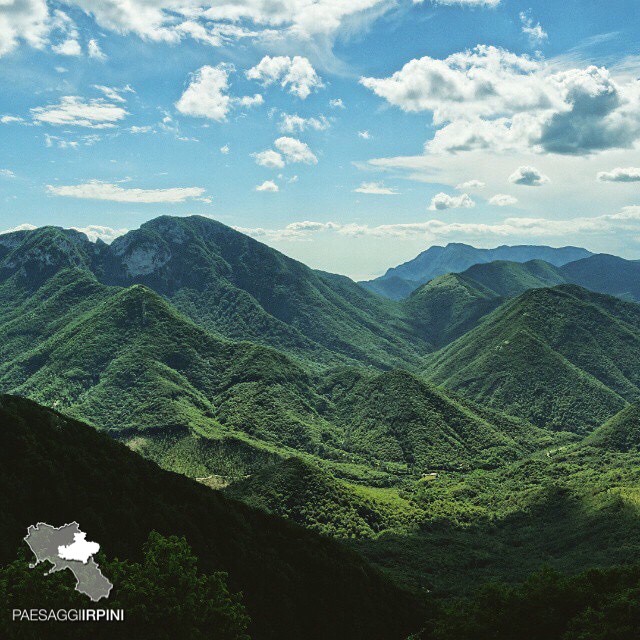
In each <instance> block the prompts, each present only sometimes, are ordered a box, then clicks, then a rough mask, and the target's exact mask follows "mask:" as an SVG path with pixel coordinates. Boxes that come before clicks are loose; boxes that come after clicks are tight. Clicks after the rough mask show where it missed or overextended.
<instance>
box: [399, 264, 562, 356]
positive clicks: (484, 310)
mask: <svg viewBox="0 0 640 640" xmlns="http://www.w3.org/2000/svg"><path fill="white" fill-rule="evenodd" d="M564 282H565V278H564V276H563V275H562V274H561V273H560V272H559V270H558V269H557V268H556V267H554V266H553V265H550V264H549V263H547V262H544V261H542V260H531V261H529V262H525V263H517V262H505V261H503V260H497V261H495V262H489V263H484V264H477V265H474V266H472V267H470V268H469V269H467V270H466V271H463V272H462V273H449V274H447V275H444V276H438V277H437V278H434V279H433V280H431V281H429V282H428V283H427V284H424V285H422V286H421V287H419V288H418V289H416V290H415V291H414V292H413V293H412V294H411V295H410V296H409V297H408V298H406V300H404V302H403V304H404V307H405V309H406V310H407V315H408V316H409V317H410V318H411V319H412V322H413V325H414V327H415V328H416V331H417V332H418V333H419V334H420V335H421V336H423V337H424V338H425V340H428V341H429V342H430V343H431V344H434V345H436V346H437V347H442V346H444V345H446V344H448V343H450V342H451V341H453V340H455V339H456V338H458V337H460V336H461V335H463V334H464V333H466V332H467V331H469V330H471V329H473V327H475V326H476V325H477V324H478V322H479V321H480V319H481V318H482V317H484V316H485V315H487V314H488V313H490V312H491V311H493V310H494V309H497V308H498V307H499V306H500V305H501V304H502V303H503V302H505V300H506V299H507V298H510V297H513V296H516V295H519V294H520V293H523V292H524V291H527V290H528V289H535V288H541V287H549V286H554V285H557V284H562V283H564Z"/></svg>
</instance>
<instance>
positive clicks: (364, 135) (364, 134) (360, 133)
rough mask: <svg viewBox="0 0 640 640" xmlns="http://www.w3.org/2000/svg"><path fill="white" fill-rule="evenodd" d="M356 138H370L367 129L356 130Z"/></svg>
mask: <svg viewBox="0 0 640 640" xmlns="http://www.w3.org/2000/svg"><path fill="white" fill-rule="evenodd" d="M358 138H362V139H363V140H371V134H370V133H369V132H368V131H358Z"/></svg>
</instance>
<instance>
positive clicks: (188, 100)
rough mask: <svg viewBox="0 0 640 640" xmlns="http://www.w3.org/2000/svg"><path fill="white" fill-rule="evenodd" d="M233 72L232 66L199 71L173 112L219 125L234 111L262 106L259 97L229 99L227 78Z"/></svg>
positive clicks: (223, 64) (227, 65)
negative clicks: (176, 110) (235, 109)
mask: <svg viewBox="0 0 640 640" xmlns="http://www.w3.org/2000/svg"><path fill="white" fill-rule="evenodd" d="M234 71H235V69H234V67H233V65H229V64H225V63H221V64H219V65H217V66H215V67H212V66H209V65H205V66H203V67H201V68H200V69H198V70H197V71H196V72H195V73H193V74H192V75H191V79H190V82H189V86H188V87H187V88H186V89H185V91H184V93H183V94H182V96H181V97H180V99H179V100H178V102H176V109H178V111H179V112H180V113H183V114H185V115H188V116H193V117H196V118H208V119H210V120H216V121H218V122H222V121H223V120H226V119H227V116H228V114H229V112H230V111H231V109H233V108H234V107H237V106H242V107H252V106H256V105H260V104H262V102H263V98H262V96H261V95H260V94H256V95H254V96H244V97H242V98H237V97H233V96H231V95H229V93H228V91H229V87H230V83H229V76H230V74H232V73H233V72H234Z"/></svg>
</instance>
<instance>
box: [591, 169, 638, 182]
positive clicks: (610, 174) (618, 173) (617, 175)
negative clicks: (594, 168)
mask: <svg viewBox="0 0 640 640" xmlns="http://www.w3.org/2000/svg"><path fill="white" fill-rule="evenodd" d="M598 180H599V181H600V182H640V167H626V168H624V169H623V168H622V167H617V168H616V169H613V170H612V171H601V172H600V173H598Z"/></svg>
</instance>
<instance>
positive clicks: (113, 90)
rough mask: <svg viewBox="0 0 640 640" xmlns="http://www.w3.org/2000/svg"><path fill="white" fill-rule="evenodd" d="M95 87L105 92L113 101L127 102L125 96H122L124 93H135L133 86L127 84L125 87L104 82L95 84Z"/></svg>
mask: <svg viewBox="0 0 640 640" xmlns="http://www.w3.org/2000/svg"><path fill="white" fill-rule="evenodd" d="M93 88H94V89H97V90H98V91H100V92H101V93H104V95H105V97H106V98H108V99H109V100H111V101H112V102H126V100H125V98H123V97H122V95H121V94H122V93H135V91H134V90H133V89H132V88H131V86H130V85H128V84H127V85H125V86H124V87H120V88H118V87H107V86H105V85H103V84H94V85H93Z"/></svg>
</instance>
